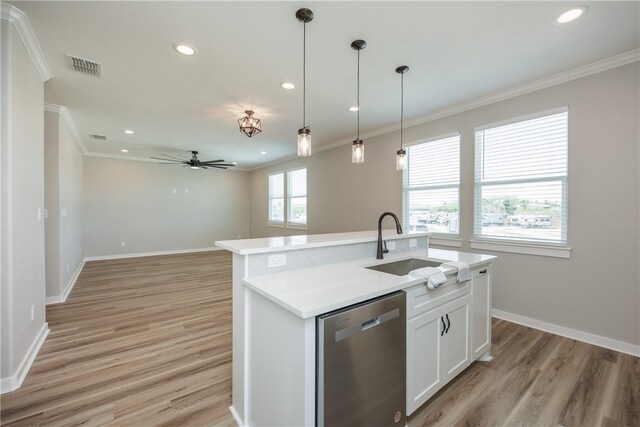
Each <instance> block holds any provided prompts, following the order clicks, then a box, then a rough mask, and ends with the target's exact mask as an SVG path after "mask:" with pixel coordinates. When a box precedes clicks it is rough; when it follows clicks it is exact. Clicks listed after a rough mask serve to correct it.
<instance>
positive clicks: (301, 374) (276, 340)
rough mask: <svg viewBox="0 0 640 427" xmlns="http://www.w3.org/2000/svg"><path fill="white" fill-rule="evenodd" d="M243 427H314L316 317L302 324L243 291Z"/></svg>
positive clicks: (256, 295)
mask: <svg viewBox="0 0 640 427" xmlns="http://www.w3.org/2000/svg"><path fill="white" fill-rule="evenodd" d="M244 298H245V313H246V324H245V355H246V365H247V368H248V369H247V372H246V373H245V378H244V380H245V384H244V389H245V391H246V400H245V402H244V414H245V417H244V419H243V420H242V422H243V424H244V425H250V426H313V425H314V424H315V396H316V390H315V388H316V324H315V317H312V318H308V319H302V318H300V317H298V316H296V315H295V314H293V313H291V312H290V311H288V310H286V309H284V308H282V307H280V306H279V305H276V304H274V303H273V302H271V301H269V300H268V299H266V298H264V297H263V296H261V295H259V294H257V293H256V292H253V291H251V290H250V289H245V295H244Z"/></svg>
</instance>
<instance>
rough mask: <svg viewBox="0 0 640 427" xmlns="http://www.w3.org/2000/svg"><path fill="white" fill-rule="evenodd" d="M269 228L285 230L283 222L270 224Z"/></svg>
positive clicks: (268, 224)
mask: <svg viewBox="0 0 640 427" xmlns="http://www.w3.org/2000/svg"><path fill="white" fill-rule="evenodd" d="M267 227H275V228H284V223H283V222H268V223H267Z"/></svg>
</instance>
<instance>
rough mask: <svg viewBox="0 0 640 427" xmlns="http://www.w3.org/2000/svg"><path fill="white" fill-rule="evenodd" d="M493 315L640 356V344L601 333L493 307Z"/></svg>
mask: <svg viewBox="0 0 640 427" xmlns="http://www.w3.org/2000/svg"><path fill="white" fill-rule="evenodd" d="M491 315H492V316H493V317H496V318H498V319H502V320H507V321H509V322H513V323H517V324H519V325H524V326H528V327H530V328H534V329H539V330H541V331H545V332H550V333H552V334H555V335H560V336H561V337H566V338H571V339H574V340H577V341H582V342H586V343H587V344H593V345H597V346H599V347H604V348H608V349H611V350H615V351H619V352H620V353H626V354H630V355H632V356H640V345H635V344H631V343H628V342H624V341H618V340H614V339H611V338H607V337H603V336H600V335H595V334H590V333H588V332H584V331H579V330H577V329H572V328H567V327H565V326H560V325H556V324H553V323H548V322H543V321H542V320H537V319H531V318H529V317H525V316H520V315H518V314H513V313H509V312H507V311H501V310H496V309H492V310H491Z"/></svg>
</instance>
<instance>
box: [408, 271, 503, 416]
mask: <svg viewBox="0 0 640 427" xmlns="http://www.w3.org/2000/svg"><path fill="white" fill-rule="evenodd" d="M471 277H472V279H471V281H468V282H464V283H460V284H454V285H449V286H446V287H444V288H439V289H434V290H427V289H426V286H424V285H420V286H416V287H413V288H411V289H408V290H407V415H410V414H411V413H412V412H414V411H415V410H416V409H418V408H419V407H420V406H421V405H422V404H424V403H425V402H426V401H427V400H429V398H430V397H431V396H433V395H434V394H435V393H436V392H437V391H438V390H440V388H442V386H444V385H445V384H447V383H448V382H449V381H451V380H452V379H453V378H455V377H456V376H457V375H458V374H459V373H460V372H462V371H463V370H464V369H465V368H466V367H467V366H469V365H470V364H471V362H473V361H474V360H477V359H479V358H481V357H483V356H484V360H490V356H489V351H490V349H491V265H485V266H483V267H479V268H475V269H473V270H471Z"/></svg>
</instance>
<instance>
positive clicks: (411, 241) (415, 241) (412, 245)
mask: <svg viewBox="0 0 640 427" xmlns="http://www.w3.org/2000/svg"><path fill="white" fill-rule="evenodd" d="M417 246H418V239H409V247H410V248H415V247H417Z"/></svg>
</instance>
